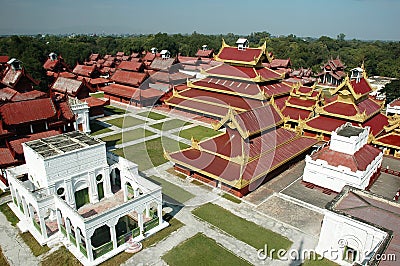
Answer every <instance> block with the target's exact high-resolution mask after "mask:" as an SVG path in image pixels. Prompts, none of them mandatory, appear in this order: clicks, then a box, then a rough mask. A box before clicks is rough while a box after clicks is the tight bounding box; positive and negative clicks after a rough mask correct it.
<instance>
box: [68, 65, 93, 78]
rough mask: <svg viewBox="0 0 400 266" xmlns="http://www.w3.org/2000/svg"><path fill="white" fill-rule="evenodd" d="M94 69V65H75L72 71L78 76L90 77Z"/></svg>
mask: <svg viewBox="0 0 400 266" xmlns="http://www.w3.org/2000/svg"><path fill="white" fill-rule="evenodd" d="M95 70H96V66H95V65H92V66H86V65H76V66H75V68H74V70H73V71H72V72H74V73H75V74H77V75H80V76H85V77H90V76H91V75H92V74H93V73H94V71H95Z"/></svg>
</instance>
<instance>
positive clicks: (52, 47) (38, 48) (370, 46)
mask: <svg viewBox="0 0 400 266" xmlns="http://www.w3.org/2000/svg"><path fill="white" fill-rule="evenodd" d="M238 37H239V36H238V35H234V34H232V33H229V34H226V35H204V34H198V33H196V32H193V33H192V34H189V35H188V34H185V35H183V34H172V35H168V34H166V33H157V34H150V35H138V36H129V37H117V36H87V35H78V36H74V37H66V36H64V37H62V36H53V35H48V36H44V37H42V36H41V35H38V36H35V37H29V36H11V37H2V38H0V54H3V55H9V56H10V57H15V58H18V59H20V60H21V61H22V62H23V63H24V65H25V67H26V68H27V69H28V71H29V73H31V74H32V76H33V77H34V78H36V79H39V80H41V81H42V83H41V85H40V86H41V88H42V89H46V88H47V85H48V84H47V80H46V76H45V71H44V69H43V68H42V65H43V63H44V62H45V60H46V59H47V55H48V54H49V53H51V52H55V53H57V54H61V55H62V56H63V57H64V59H65V60H66V62H67V63H68V64H69V65H70V66H71V67H74V66H75V65H76V63H77V62H80V63H82V62H83V61H84V60H85V59H86V58H88V57H89V55H90V54H91V53H92V52H93V53H100V54H102V55H105V54H115V53H116V52H117V51H123V52H125V53H131V52H133V51H135V52H138V51H144V50H150V48H151V47H157V48H158V49H168V50H170V51H171V52H172V54H174V55H176V54H178V53H181V54H182V55H186V56H193V55H194V54H195V53H196V51H197V50H198V49H199V48H200V47H201V46H202V45H203V44H207V45H208V46H209V47H210V48H213V49H214V50H215V51H219V49H220V47H221V40H222V38H224V39H225V41H226V42H227V43H228V44H231V45H234V44H235V41H236V39H237V38H238ZM240 37H241V36H240ZM244 37H246V38H248V40H249V41H250V45H251V46H259V45H261V44H262V43H263V42H264V41H266V42H267V48H268V51H271V52H273V53H274V55H275V56H276V58H288V57H290V59H291V61H292V64H293V66H294V67H295V68H298V67H311V68H312V69H313V70H314V71H315V72H317V71H319V70H320V66H321V64H323V63H324V62H326V61H327V60H328V59H329V58H331V57H334V58H336V57H337V56H340V58H341V59H342V61H343V62H344V63H345V64H346V65H347V66H349V67H356V66H359V65H360V64H361V63H362V62H363V61H364V62H365V67H366V69H367V72H368V74H369V75H370V76H372V75H381V76H389V77H397V78H400V60H398V58H399V57H400V42H386V41H359V40H345V39H344V37H345V36H344V34H340V35H338V37H337V39H332V38H329V37H326V36H322V37H320V38H318V39H311V38H299V37H296V36H294V35H288V36H280V37H271V36H270V34H269V33H267V32H256V33H251V34H250V35H248V36H244Z"/></svg>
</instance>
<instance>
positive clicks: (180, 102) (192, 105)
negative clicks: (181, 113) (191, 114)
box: [167, 97, 229, 118]
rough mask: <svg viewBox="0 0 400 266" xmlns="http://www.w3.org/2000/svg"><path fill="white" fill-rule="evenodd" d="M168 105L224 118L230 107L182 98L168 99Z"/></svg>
mask: <svg viewBox="0 0 400 266" xmlns="http://www.w3.org/2000/svg"><path fill="white" fill-rule="evenodd" d="M167 103H168V104H172V105H177V106H178V107H179V108H182V109H188V110H190V111H195V112H198V113H201V114H207V115H212V116H215V117H219V118H222V117H224V116H225V115H226V114H227V113H228V110H229V108H228V106H217V105H211V104H210V103H204V102H196V101H191V100H186V99H182V98H177V97H173V98H171V99H168V101H167Z"/></svg>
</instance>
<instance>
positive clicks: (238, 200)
mask: <svg viewBox="0 0 400 266" xmlns="http://www.w3.org/2000/svg"><path fill="white" fill-rule="evenodd" d="M222 197H223V198H224V199H227V200H230V201H232V202H234V203H238V204H239V203H241V202H242V201H241V200H240V199H238V198H236V197H235V196H232V195H231V194H228V193H224V194H222Z"/></svg>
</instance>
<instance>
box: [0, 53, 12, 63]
mask: <svg viewBox="0 0 400 266" xmlns="http://www.w3.org/2000/svg"><path fill="white" fill-rule="evenodd" d="M8 60H10V58H9V57H8V55H0V64H5V63H7V62H8Z"/></svg>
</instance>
